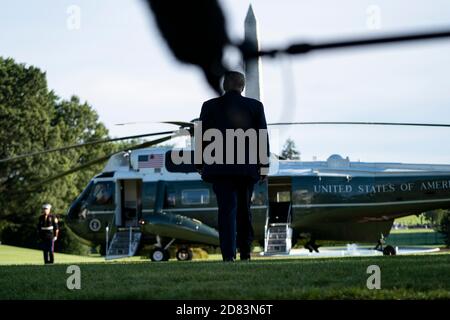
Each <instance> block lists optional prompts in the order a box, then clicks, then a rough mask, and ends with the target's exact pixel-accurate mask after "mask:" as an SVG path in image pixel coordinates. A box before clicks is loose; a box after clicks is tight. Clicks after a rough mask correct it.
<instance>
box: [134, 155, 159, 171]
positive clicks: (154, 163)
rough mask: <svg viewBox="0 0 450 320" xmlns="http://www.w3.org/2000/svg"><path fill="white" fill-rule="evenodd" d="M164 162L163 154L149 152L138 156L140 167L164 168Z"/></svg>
mask: <svg viewBox="0 0 450 320" xmlns="http://www.w3.org/2000/svg"><path fill="white" fill-rule="evenodd" d="M163 163H164V155H163V154H147V155H140V156H139V157H138V168H139V169H141V168H162V166H163Z"/></svg>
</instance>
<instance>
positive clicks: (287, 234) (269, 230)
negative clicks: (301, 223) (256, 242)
mask: <svg viewBox="0 0 450 320" xmlns="http://www.w3.org/2000/svg"><path fill="white" fill-rule="evenodd" d="M264 243H265V245H264V255H274V254H289V252H290V251H291V245H292V228H291V227H290V223H271V224H269V225H267V226H266V234H265V239H264Z"/></svg>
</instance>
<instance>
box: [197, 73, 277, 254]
mask: <svg viewBox="0 0 450 320" xmlns="http://www.w3.org/2000/svg"><path fill="white" fill-rule="evenodd" d="M244 86H245V78H244V75H243V74H241V73H239V72H227V73H226V74H225V77H224V81H223V89H224V91H225V94H224V95H222V96H221V97H218V98H215V99H211V100H209V101H206V102H205V103H204V104H203V106H202V111H201V114H200V119H199V120H200V121H201V125H202V132H203V143H202V144H203V146H202V151H203V161H202V164H201V165H197V169H199V172H200V174H201V175H202V179H203V180H204V181H207V182H211V183H212V184H213V190H214V193H215V194H216V199H217V204H218V207H219V219H218V220H219V237H220V248H221V250H222V258H223V260H224V261H234V260H235V258H236V243H237V246H238V247H239V251H240V258H241V260H249V259H250V251H251V243H252V241H253V227H252V216H251V212H250V205H251V197H252V194H253V187H254V185H255V183H256V182H257V181H258V180H260V179H264V178H265V176H266V175H267V169H268V165H269V163H268V160H269V157H268V155H269V145H268V136H267V123H266V118H265V115H264V107H263V104H262V103H261V102H259V101H258V100H255V99H250V98H246V97H243V96H242V95H241V93H242V91H243V90H244ZM209 129H212V130H210V132H212V131H215V134H217V133H218V132H220V133H221V135H222V138H223V139H218V138H217V141H215V139H208V138H206V139H205V137H207V136H208V134H207V133H208V130H209ZM230 129H231V130H230ZM239 129H241V130H239ZM261 129H262V130H261ZM230 131H232V132H234V134H235V135H236V136H233V138H230V136H229V134H230ZM239 131H240V132H239ZM251 131H253V132H255V133H256V137H257V138H256V140H255V139H251V136H252V135H251V134H249V135H248V136H246V135H245V134H243V132H245V133H251ZM213 133H214V132H213ZM253 137H254V135H253ZM227 138H228V139H227ZM205 140H209V141H211V145H212V144H215V145H216V146H217V145H218V143H220V141H219V140H223V143H222V148H221V149H217V150H215V151H214V152H212V153H211V154H210V155H209V154H208V152H207V150H208V148H209V151H211V149H212V148H210V145H207V144H206V143H205V142H204V141H205ZM230 141H232V145H231V147H230ZM239 141H241V142H242V141H245V143H239ZM233 142H234V143H233ZM260 142H261V146H263V147H260ZM221 151H223V154H222V155H221ZM208 156H211V159H214V162H211V161H208V160H207V157H208ZM243 160H245V161H243Z"/></svg>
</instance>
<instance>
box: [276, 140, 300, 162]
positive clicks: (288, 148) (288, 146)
mask: <svg viewBox="0 0 450 320" xmlns="http://www.w3.org/2000/svg"><path fill="white" fill-rule="evenodd" d="M281 157H283V158H284V159H287V160H300V152H299V151H297V149H296V147H295V142H294V140H292V139H291V138H288V139H287V140H286V143H285V144H284V146H283V151H282V152H281Z"/></svg>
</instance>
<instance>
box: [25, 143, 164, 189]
mask: <svg viewBox="0 0 450 320" xmlns="http://www.w3.org/2000/svg"><path fill="white" fill-rule="evenodd" d="M170 139H172V136H171V135H170V136H165V137H162V138H158V139H155V140H151V141H147V142H144V143H141V144H138V145H135V146H132V147H129V148H124V149H121V150H117V151H116V152H114V153H111V154H108V155H106V156H103V157H101V158H98V159H94V160H91V161H88V162H86V163H83V164H82V165H79V166H77V167H74V168H71V169H69V170H67V171H64V172H60V173H58V174H56V175H54V176H51V177H48V178H45V179H44V180H41V181H39V183H36V184H34V185H32V186H31V187H30V190H29V191H33V190H35V189H36V188H37V187H39V186H41V185H44V184H46V183H49V182H51V181H54V180H57V179H59V178H62V177H64V176H67V175H69V174H72V173H75V172H77V171H80V170H83V169H86V168H88V167H90V166H93V165H95V164H98V163H101V162H104V161H106V160H108V159H109V158H110V157H111V156H113V155H115V154H116V153H118V152H122V151H128V150H135V149H140V148H148V147H151V146H153V145H155V144H158V143H161V142H164V141H167V140H170Z"/></svg>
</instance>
